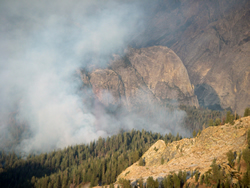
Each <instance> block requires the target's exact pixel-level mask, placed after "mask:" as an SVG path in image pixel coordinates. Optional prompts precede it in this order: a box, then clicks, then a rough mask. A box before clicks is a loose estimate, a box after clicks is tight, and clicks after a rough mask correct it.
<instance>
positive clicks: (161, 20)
mask: <svg viewBox="0 0 250 188" xmlns="http://www.w3.org/2000/svg"><path fill="white" fill-rule="evenodd" d="M147 11H148V19H147V22H146V23H147V24H146V26H147V28H146V29H145V31H144V32H143V33H141V34H139V35H138V36H136V38H135V44H134V46H136V47H137V48H141V47H147V46H152V45H162V46H167V47H169V48H171V49H172V50H173V51H174V52H175V53H176V54H177V55H178V56H179V57H180V59H181V60H182V61H183V63H184V65H185V66H186V68H187V71H188V74H189V77H190V80H191V83H192V84H194V86H195V94H196V95H197V97H198V100H199V104H200V105H201V106H205V107H208V108H210V109H221V108H224V109H225V108H231V109H232V110H236V111H237V112H239V113H240V114H242V113H243V110H244V109H245V108H246V107H247V106H249V105H250V95H249V90H250V74H249V72H250V19H249V17H250V2H249V1H248V0H240V1H235V0H230V1H226V0H218V1H197V0H189V1H186V0H178V1H171V0H162V1H159V2H158V3H157V4H156V5H154V6H151V7H147Z"/></svg>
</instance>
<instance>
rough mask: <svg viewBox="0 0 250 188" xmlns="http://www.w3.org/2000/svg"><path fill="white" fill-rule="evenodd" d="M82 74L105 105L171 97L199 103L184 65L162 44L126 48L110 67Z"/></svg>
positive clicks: (164, 99) (138, 103)
mask: <svg viewBox="0 0 250 188" xmlns="http://www.w3.org/2000/svg"><path fill="white" fill-rule="evenodd" d="M81 77H82V80H83V82H84V85H88V86H90V87H92V89H93V92H94V94H95V95H96V97H97V98H98V99H99V101H101V102H102V103H103V104H105V105H109V104H122V105H126V106H127V107H128V108H134V107H137V106H138V105H140V104H142V103H145V102H147V103H154V102H156V101H160V102H162V103H164V104H166V103H167V102H171V101H173V100H174V101H179V102H180V103H181V104H186V105H192V106H198V100H197V97H196V96H195V95H194V88H193V87H192V85H191V83H190V80H189V77H188V73H187V70H186V68H185V66H184V65H183V63H182V61H181V60H180V58H179V57H178V56H177V55H176V54H175V53H174V52H173V51H172V50H171V49H169V48H167V47H163V46H157V47H156V46H154V47H149V48H142V49H129V50H128V52H127V53H126V55H125V57H123V58H121V57H119V56H117V57H115V60H114V61H112V62H111V64H110V66H109V68H107V69H95V70H94V71H92V72H90V73H88V74H86V73H84V72H82V75H81Z"/></svg>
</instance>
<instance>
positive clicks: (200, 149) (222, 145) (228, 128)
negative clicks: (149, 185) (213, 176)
mask: <svg viewBox="0 0 250 188" xmlns="http://www.w3.org/2000/svg"><path fill="white" fill-rule="evenodd" d="M249 129H250V117H249V116H248V117H244V118H241V119H240V120H237V121H236V122H235V124H234V125H231V124H225V125H221V126H218V127H208V128H206V129H205V130H203V131H202V132H201V134H200V135H198V136H197V137H195V138H190V139H188V138H185V139H182V140H180V141H175V142H172V143H171V144H168V145H166V144H165V142H164V141H162V140H159V141H157V142H156V143H155V144H154V145H153V146H151V147H150V149H149V150H148V151H147V152H146V153H145V154H144V155H143V156H142V158H143V159H144V160H145V166H139V161H138V162H136V163H134V164H133V165H132V166H130V167H128V168H127V169H126V170H124V171H123V172H122V173H121V174H120V175H119V176H118V178H117V180H119V178H125V179H128V180H131V182H134V181H135V180H138V179H140V178H143V180H144V181H146V179H147V178H148V177H149V176H152V177H153V178H154V179H157V178H160V177H161V178H163V177H165V176H167V175H168V174H172V173H174V172H176V173H178V171H179V170H182V171H186V172H189V173H190V172H191V171H199V172H200V173H201V174H204V173H205V172H207V171H209V170H210V169H211V166H210V165H211V163H212V161H213V159H215V158H216V163H217V164H218V165H220V167H221V168H222V169H224V170H225V171H226V172H229V171H230V172H231V173H232V174H234V176H233V177H237V176H238V175H239V174H240V172H237V171H236V170H235V168H231V167H230V166H229V164H228V160H227V155H226V153H227V152H228V151H229V150H232V151H233V152H235V153H236V154H237V156H238V157H239V154H240V153H241V152H242V151H243V149H244V148H245V147H246V146H247V131H248V130H249ZM162 159H164V164H161V161H162ZM233 181H234V182H237V180H236V179H233Z"/></svg>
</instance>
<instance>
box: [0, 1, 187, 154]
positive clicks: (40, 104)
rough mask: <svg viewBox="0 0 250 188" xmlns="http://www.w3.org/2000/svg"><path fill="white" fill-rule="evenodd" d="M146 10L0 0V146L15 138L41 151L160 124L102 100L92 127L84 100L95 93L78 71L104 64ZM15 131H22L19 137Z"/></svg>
mask: <svg viewBox="0 0 250 188" xmlns="http://www.w3.org/2000/svg"><path fill="white" fill-rule="evenodd" d="M144 16H145V12H144V11H143V10H142V9H141V8H140V3H138V2H137V3H136V2H132V1H131V2H129V3H126V2H121V1H119V3H117V2H116V1H112V0H106V1H98V0H92V1H87V0H83V1H70V0H60V1H59V0H55V1H49V0H46V1H33V0H20V1H14V0H5V1H1V2H0V24H1V29H0V41H1V43H0V55H1V59H0V88H1V90H0V149H6V148H7V144H12V143H14V142H15V141H16V142H17V143H18V145H17V146H15V148H14V149H15V150H16V151H21V152H25V153H28V152H44V151H50V150H53V149H55V148H62V147H65V146H68V145H73V144H77V143H78V144H79V143H86V142H89V141H91V140H94V139H97V138H98V137H99V136H102V137H106V136H108V135H112V134H114V133H116V132H117V131H118V130H119V129H121V128H124V129H132V128H137V129H142V128H144V129H146V130H159V129H158V128H157V126H159V125H152V127H146V125H147V126H148V125H149V123H148V122H147V120H146V119H143V117H140V116H136V115H128V114H126V115H125V116H122V115H120V116H119V115H117V114H116V116H114V115H110V114H109V113H107V112H106V109H104V108H103V109H102V108H101V107H100V109H99V111H100V114H101V115H100V118H99V121H100V120H101V121H102V122H103V124H102V125H101V126H96V122H97V117H96V112H95V111H96V110H97V108H96V107H95V108H93V106H91V105H90V104H89V103H88V100H89V99H90V98H91V97H93V93H92V92H91V90H89V91H85V92H82V91H81V90H80V87H81V85H82V82H81V80H80V79H79V78H78V76H76V75H77V70H78V69H79V68H87V67H89V66H90V65H95V66H98V67H105V66H106V65H107V63H108V61H109V58H110V56H111V55H112V54H113V53H122V51H123V49H124V48H126V47H127V45H129V42H130V39H131V38H132V37H133V36H134V35H135V33H138V32H140V31H141V30H142V29H143V26H144V23H143V18H144ZM121 111H122V112H123V113H125V112H124V111H125V110H121ZM164 113H166V114H163V115H161V116H158V117H157V116H155V118H163V117H167V116H168V115H167V114H168V113H167V112H164ZM178 113H180V114H178V115H179V116H180V117H183V116H184V115H185V114H183V112H178ZM121 114H122V113H121ZM118 116H119V117H118ZM134 116H136V117H134ZM170 119H171V118H170ZM172 119H173V118H172ZM152 120H153V119H152ZM173 120H174V119H173ZM13 122H14V123H13ZM155 122H157V121H155ZM20 125H22V126H20ZM18 126H20V127H21V128H23V129H21V130H20V127H18ZM27 127H28V128H27ZM13 130H14V132H22V130H24V131H23V132H22V136H21V138H20V139H18V138H17V135H16V134H13V133H12V132H11V131H13ZM27 130H28V131H27ZM160 130H161V129H160ZM164 130H165V132H168V131H169V132H170V131H171V130H167V131H166V129H164ZM162 131H163V130H162Z"/></svg>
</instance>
